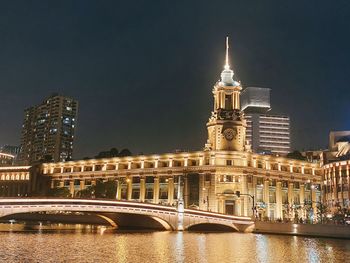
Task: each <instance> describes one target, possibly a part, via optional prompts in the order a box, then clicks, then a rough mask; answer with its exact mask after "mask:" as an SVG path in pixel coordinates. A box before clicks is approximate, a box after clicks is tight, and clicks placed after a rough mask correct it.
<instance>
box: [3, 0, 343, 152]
mask: <svg viewBox="0 0 350 263" xmlns="http://www.w3.org/2000/svg"><path fill="white" fill-rule="evenodd" d="M226 35H229V36H230V39H231V45H230V47H231V50H230V59H231V61H232V64H233V69H234V70H235V73H236V76H237V78H238V79H239V80H241V82H242V84H243V86H251V85H255V86H262V87H268V88H271V89H272V94H271V96H272V107H273V110H274V112H278V113H283V114H288V115H290V117H291V121H292V140H293V142H292V146H293V148H297V149H303V148H305V149H309V148H319V147H324V146H326V145H327V140H328V132H329V131H330V130H341V129H350V118H349V116H350V107H349V101H350V86H349V83H350V51H349V50H350V2H349V1H345V0H344V1H342V0H337V1H322V0H318V1H311V0H309V1H305V0H303V1H281V0H278V1H261V0H258V1H248V0H244V1H233V0H230V1H218V0H216V1H206V0H202V1H164V0H162V1H156V0H152V1H150V0H145V1H88V0H81V1H73V0H69V1H39V0H38V1H29V0H24V1H15V0H11V1H4V0H3V1H1V3H0V145H2V144H18V143H19V140H20V129H21V124H22V120H23V110H24V108H26V107H28V106H30V105H33V104H37V103H39V102H41V101H42V100H43V99H44V98H45V97H47V96H48V95H50V94H51V93H52V92H59V93H62V94H65V95H68V96H72V97H74V98H76V99H77V100H79V103H80V111H79V117H78V130H77V134H76V143H75V157H76V158H79V157H84V156H94V155H95V154H96V153H97V152H99V151H100V150H103V149H109V148H111V147H113V146H115V147H117V148H118V149H121V148H123V147H128V148H130V150H131V151H132V152H133V153H138V152H144V153H155V152H168V151H173V150H174V149H188V150H199V149H201V148H202V147H203V146H204V143H205V141H206V136H207V134H206V127H205V124H206V121H207V119H208V117H209V115H210V111H211V109H212V103H213V101H212V94H211V90H212V86H213V84H214V83H215V81H216V80H217V79H218V78H219V74H220V72H221V70H222V68H223V64H224V43H225V40H224V38H225V36H226Z"/></svg>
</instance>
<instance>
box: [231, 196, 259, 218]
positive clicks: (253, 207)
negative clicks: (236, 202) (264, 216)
mask: <svg viewBox="0 0 350 263" xmlns="http://www.w3.org/2000/svg"><path fill="white" fill-rule="evenodd" d="M235 195H236V196H237V197H238V198H239V197H240V196H241V195H244V196H249V197H250V198H251V199H252V200H253V206H252V211H253V217H255V197H254V195H251V194H241V192H240V191H236V193H235Z"/></svg>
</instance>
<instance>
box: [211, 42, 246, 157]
mask: <svg viewBox="0 0 350 263" xmlns="http://www.w3.org/2000/svg"><path fill="white" fill-rule="evenodd" d="M228 47H229V46H228V37H226V63H225V66H224V70H223V71H222V72H221V79H220V80H219V81H218V82H217V83H216V84H215V85H214V88H213V95H214V109H213V111H212V113H211V117H210V118H209V121H208V122H207V129H208V140H207V143H206V144H205V149H206V150H223V151H225V150H227V151H244V150H245V132H246V121H245V119H244V115H243V112H242V111H241V105H240V93H241V90H242V86H241V83H239V82H238V81H235V80H234V79H233V75H234V73H233V71H232V70H231V69H230V65H229V61H228Z"/></svg>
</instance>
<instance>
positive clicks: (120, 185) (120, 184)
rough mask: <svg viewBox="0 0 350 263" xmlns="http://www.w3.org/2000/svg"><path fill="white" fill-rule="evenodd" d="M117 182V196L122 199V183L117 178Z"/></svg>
mask: <svg viewBox="0 0 350 263" xmlns="http://www.w3.org/2000/svg"><path fill="white" fill-rule="evenodd" d="M116 182H117V193H116V195H115V197H116V199H117V200H120V199H122V183H121V181H120V180H118V179H117V180H116Z"/></svg>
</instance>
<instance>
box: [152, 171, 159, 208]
mask: <svg viewBox="0 0 350 263" xmlns="http://www.w3.org/2000/svg"><path fill="white" fill-rule="evenodd" d="M153 203H155V204H158V203H159V178H158V177H154V183H153Z"/></svg>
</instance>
